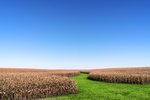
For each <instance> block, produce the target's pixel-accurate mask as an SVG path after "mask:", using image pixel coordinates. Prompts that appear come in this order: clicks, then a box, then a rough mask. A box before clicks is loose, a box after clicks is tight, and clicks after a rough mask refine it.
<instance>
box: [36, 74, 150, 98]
mask: <svg viewBox="0 0 150 100" xmlns="http://www.w3.org/2000/svg"><path fill="white" fill-rule="evenodd" d="M87 77H88V74H84V73H81V74H80V75H79V76H74V77H71V78H72V79H75V80H76V81H77V84H78V88H79V91H80V93H79V94H72V95H66V96H59V97H54V98H44V99H37V100H150V84H147V85H137V84H123V83H106V82H100V81H93V80H89V79H87Z"/></svg>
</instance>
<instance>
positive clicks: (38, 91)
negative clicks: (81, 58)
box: [0, 68, 80, 100]
mask: <svg viewBox="0 0 150 100" xmlns="http://www.w3.org/2000/svg"><path fill="white" fill-rule="evenodd" d="M76 75H80V72H79V71H72V70H38V69H7V68H1V69H0V100H5V99H6V100H31V99H39V98H45V97H55V96H61V95H66V94H76V93H78V92H79V90H78V89H77V83H76V81H75V80H73V79H71V78H70V77H72V76H76Z"/></svg>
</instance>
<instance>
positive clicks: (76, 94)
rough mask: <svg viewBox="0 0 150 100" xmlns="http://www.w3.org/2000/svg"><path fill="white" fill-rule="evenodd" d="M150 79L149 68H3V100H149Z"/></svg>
mask: <svg viewBox="0 0 150 100" xmlns="http://www.w3.org/2000/svg"><path fill="white" fill-rule="evenodd" d="M149 79H150V67H142V68H117V69H116V68H113V69H96V70H41V69H5V68H0V100H150V83H149V82H150V80H149ZM125 80H126V81H125ZM25 90H27V91H25ZM31 90H32V91H31ZM12 91H13V93H15V94H12ZM32 97H34V99H33V98H32ZM4 98H5V99H4ZM12 98H13V99H12Z"/></svg>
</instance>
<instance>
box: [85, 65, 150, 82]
mask: <svg viewBox="0 0 150 100" xmlns="http://www.w3.org/2000/svg"><path fill="white" fill-rule="evenodd" d="M86 72H88V71H86ZM88 79H91V80H97V81H102V82H108V83H126V84H141V85H144V84H150V67H145V68H118V69H101V70H100V69H99V70H94V71H93V70H89V76H88Z"/></svg>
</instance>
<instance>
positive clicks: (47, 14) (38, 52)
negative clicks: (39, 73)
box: [0, 0, 150, 69]
mask: <svg viewBox="0 0 150 100" xmlns="http://www.w3.org/2000/svg"><path fill="white" fill-rule="evenodd" d="M148 66H150V0H0V68H37V69H101V68H123V67H148Z"/></svg>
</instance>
